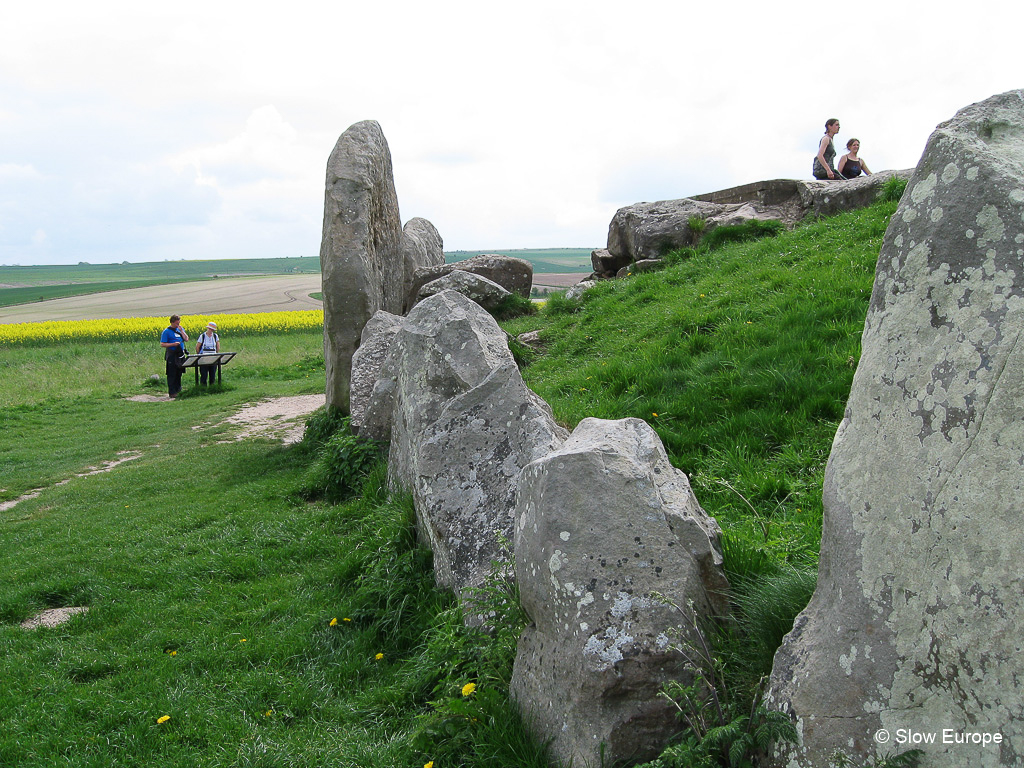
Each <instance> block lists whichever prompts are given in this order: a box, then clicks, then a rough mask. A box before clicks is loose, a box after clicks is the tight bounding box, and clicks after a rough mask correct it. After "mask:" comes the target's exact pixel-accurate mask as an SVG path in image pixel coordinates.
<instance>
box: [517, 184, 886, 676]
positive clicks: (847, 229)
mask: <svg viewBox="0 0 1024 768" xmlns="http://www.w3.org/2000/svg"><path fill="white" fill-rule="evenodd" d="M895 205H896V204H895V203H879V204H876V205H875V206H872V207H870V208H867V209H864V210H861V211H856V212H852V213H847V214H843V215H840V216H837V217H835V218H832V219H827V220H823V221H819V222H816V223H812V224H808V225H805V226H802V227H799V228H797V229H796V230H794V231H792V232H783V233H781V234H779V235H777V236H775V237H767V238H765V239H762V240H758V241H755V242H745V243H734V244H729V245H725V246H723V247H721V248H719V249H716V250H713V251H707V252H701V251H699V250H698V251H694V250H692V249H690V250H685V251H679V252H676V253H674V254H672V255H671V256H670V260H671V261H672V262H673V263H674V264H673V266H671V267H669V268H667V269H665V270H663V271H661V272H656V273H649V274H642V275H636V276H633V277H630V278H628V279H625V280H617V281H608V282H604V283H601V284H599V285H598V286H597V287H596V288H594V289H592V290H590V291H588V292H587V293H586V294H584V297H583V299H582V301H580V302H578V303H573V302H566V301H565V299H564V298H562V299H561V300H560V301H553V302H549V306H548V307H547V308H546V310H545V311H544V312H543V313H542V314H541V315H539V316H533V317H528V318H522V319H518V320H516V321H513V322H508V323H505V327H506V330H509V331H510V332H512V333H520V332H523V331H526V330H535V329H539V330H540V331H541V336H540V338H541V340H542V342H543V343H544V344H545V345H546V349H545V351H544V352H543V353H541V354H538V355H536V356H535V357H534V359H532V361H531V362H530V363H529V364H528V365H527V366H526V367H525V368H524V371H523V375H524V378H525V379H526V381H527V384H528V385H529V386H530V387H532V388H533V389H534V390H535V391H536V392H537V393H538V394H539V395H540V396H541V397H543V398H544V399H545V400H547V401H548V402H549V403H550V404H551V406H552V408H553V410H554V413H555V416H556V418H557V419H558V420H559V421H561V422H563V423H565V424H566V425H568V426H570V427H571V426H574V425H575V424H576V423H577V422H578V421H579V420H581V419H583V418H585V417H587V416H595V417H599V418H605V419H620V418H624V417H629V416H632V417H637V418H641V419H644V420H646V421H648V422H649V423H650V424H651V425H652V426H653V427H654V428H655V429H656V430H657V432H658V434H659V435H660V436H661V438H662V440H663V442H664V443H665V447H666V448H667V450H668V453H669V456H670V458H671V460H672V462H673V464H674V465H675V466H677V467H679V468H681V469H682V470H684V471H685V472H686V473H687V474H688V475H689V476H690V480H691V484H692V486H693V489H694V492H695V493H696V495H697V498H698V499H699V501H700V503H701V505H702V506H703V507H704V508H705V509H706V510H707V511H708V513H709V514H711V515H713V516H714V517H715V518H716V519H717V520H718V522H719V524H720V525H721V527H722V529H723V532H724V535H723V549H724V552H725V558H726V562H725V564H726V569H727V572H728V574H729V576H730V580H731V581H732V582H733V585H734V588H735V595H734V599H735V601H736V608H737V611H738V613H739V616H740V618H741V623H742V619H743V618H744V617H745V614H746V613H749V614H753V613H754V612H756V611H758V610H766V611H767V612H768V613H769V614H771V615H769V616H767V617H763V618H764V620H765V621H768V622H770V623H772V624H773V626H772V627H771V628H766V627H756V626H751V627H749V629H748V631H747V632H746V633H744V634H745V636H744V637H740V638H735V637H733V638H732V641H733V642H735V641H739V643H740V645H741V646H743V647H744V648H745V650H744V652H747V651H750V650H752V649H753V648H754V646H758V649H757V654H758V658H756V659H749V658H748V659H745V660H744V661H743V663H742V664H740V665H734V666H733V671H734V672H735V674H736V675H737V676H738V677H739V678H741V679H742V682H743V683H744V684H745V685H746V686H748V687H749V688H750V689H751V690H752V686H754V685H756V682H757V679H758V678H759V677H760V675H761V674H763V673H765V672H767V671H768V669H770V664H771V655H772V653H774V650H775V648H776V647H777V645H778V642H779V641H781V638H782V634H784V633H785V632H786V631H788V629H789V628H790V627H791V625H792V619H793V616H794V615H795V613H796V612H797V611H799V610H800V609H801V608H802V607H803V605H804V604H805V603H806V600H807V599H808V598H809V596H810V591H811V590H812V589H813V583H814V574H815V573H816V564H817V552H818V547H819V543H820V538H821V517H822V502H821V488H822V478H823V473H824V468H825V462H826V460H827V458H828V454H829V450H830V446H831V442H832V438H833V436H834V434H835V431H836V427H837V425H838V422H839V420H840V419H841V417H842V414H843V410H844V408H845V403H846V398H847V395H848V393H849V390H850V385H851V382H852V378H853V373H854V369H855V368H856V364H857V361H858V359H859V354H860V336H861V332H862V330H863V326H864V318H865V315H866V312H867V306H868V301H869V298H870V294H871V286H872V282H873V277H874V270H875V263H876V261H877V259H878V253H879V249H880V247H881V243H882V238H883V235H884V233H885V229H886V226H887V225H888V222H889V218H890V216H891V215H892V213H893V212H894V210H895ZM526 354H529V353H526ZM773 580H774V581H773ZM779 580H781V583H779ZM769 587H770V588H771V589H776V588H778V589H781V590H782V591H783V592H785V593H786V594H785V595H783V596H782V597H779V596H777V595H766V594H765V593H764V591H765V590H767V589H769ZM750 601H753V604H750V605H748V603H749V602H750ZM759 601H760V603H759ZM747 618H750V620H751V621H754V620H757V617H753V616H750V617H747ZM776 625H777V626H776ZM722 653H723V654H725V653H726V651H722Z"/></svg>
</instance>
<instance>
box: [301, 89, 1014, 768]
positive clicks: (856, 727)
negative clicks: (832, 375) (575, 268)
mask: <svg viewBox="0 0 1024 768" xmlns="http://www.w3.org/2000/svg"><path fill="white" fill-rule="evenodd" d="M390 162H391V161H390V154H389V152H388V149H387V144H386V142H385V141H384V138H383V135H382V134H381V132H380V128H379V126H377V124H376V123H372V122H366V123H359V124H357V125H355V126H353V127H352V128H350V129H349V130H348V131H346V132H345V134H343V135H342V137H341V139H339V142H338V145H337V147H336V148H335V151H334V153H333V154H332V156H331V160H330V162H329V164H328V174H327V195H326V203H325V217H324V237H323V247H322V250H321V261H322V267H323V273H324V304H325V319H324V333H325V341H324V345H325V358H326V360H327V394H328V403H329V404H330V405H332V406H333V407H338V408H341V409H343V410H345V411H347V412H350V413H351V414H352V418H353V424H354V425H356V427H357V429H358V430H359V433H360V434H363V435H367V436H370V437H374V438H377V439H382V440H388V441H389V442H390V449H389V450H390V455H389V478H390V481H391V483H392V485H393V486H394V487H397V488H403V489H406V490H408V491H411V492H412V494H413V497H414V501H415V506H416V516H417V526H418V529H419V534H420V536H421V538H422V540H423V541H425V542H426V543H427V544H428V545H429V546H430V547H431V549H432V550H433V552H434V562H435V572H436V577H437V581H438V583H439V584H441V585H443V586H446V587H449V588H451V589H453V590H454V591H455V592H456V593H457V594H460V595H462V594H465V592H466V590H468V589H470V588H472V587H474V586H477V585H479V584H481V583H482V582H483V580H484V579H486V578H487V576H488V574H490V573H491V572H492V567H493V564H495V563H497V564H498V567H499V568H501V569H504V570H506V571H507V572H508V573H512V574H514V576H515V578H516V580H517V582H518V585H519V589H520V593H521V598H522V603H523V607H524V609H525V610H526V612H527V614H528V616H529V617H530V619H531V625H530V626H529V627H528V628H527V629H526V631H525V632H524V633H523V635H522V637H521V638H520V642H519V648H518V653H517V656H516V661H515V668H514V672H513V681H512V691H511V693H512V695H513V697H514V698H515V700H516V702H517V703H518V705H519V707H520V710H521V711H522V713H523V715H524V717H525V719H526V720H527V721H528V722H529V723H531V725H532V727H533V728H534V729H535V731H536V733H537V736H538V738H540V739H542V740H544V741H547V742H549V743H550V745H551V756H552V759H553V761H555V762H556V763H560V764H562V765H568V764H570V762H571V763H572V764H573V765H598V764H601V761H602V760H603V761H604V762H605V763H606V764H611V763H614V762H618V761H640V760H644V759H647V758H649V757H651V756H653V755H655V754H657V753H658V752H659V751H660V749H661V748H662V747H663V746H664V745H665V743H666V741H667V740H668V739H669V738H670V737H671V735H672V734H673V733H674V732H676V731H677V730H678V728H679V725H678V722H676V721H675V719H674V716H673V712H672V708H671V706H670V705H669V704H668V702H666V701H665V700H664V699H662V698H660V697H659V696H658V691H659V690H660V688H661V686H662V685H663V684H664V683H665V682H666V681H667V680H670V679H673V680H679V681H682V682H684V683H686V682H688V681H692V680H693V679H694V677H695V674H696V672H697V670H695V669H694V668H693V667H692V666H689V665H688V664H687V663H684V659H683V656H682V655H681V654H679V653H678V651H676V650H674V649H673V647H674V646H677V645H679V644H682V645H684V646H685V645H687V644H693V643H698V642H700V638H699V637H698V636H697V633H699V631H700V630H699V629H698V627H699V626H701V623H702V622H703V621H706V620H714V619H715V618H716V617H723V616H725V615H726V614H727V611H728V583H727V581H726V579H725V576H724V574H723V572H722V558H721V553H720V550H719V546H718V535H719V529H718V526H717V524H716V523H715V521H714V519H713V518H711V517H709V516H708V515H707V514H706V513H705V512H704V510H702V509H701V507H700V505H699V503H698V501H697V499H696V498H695V497H694V495H693V493H692V491H691V490H690V486H689V482H688V480H687V478H686V475H685V474H684V473H683V472H681V471H680V470H678V469H676V468H674V467H672V465H671V464H670V463H669V462H668V459H667V457H666V454H665V450H664V448H663V446H662V444H661V442H660V440H659V439H658V437H657V435H656V434H655V433H654V431H653V430H652V429H651V428H650V426H648V425H647V424H646V423H645V422H643V421H641V420H638V419H624V420H621V421H603V420H598V419H585V420H584V421H582V422H580V424H579V425H577V427H576V429H575V430H573V432H572V433H571V434H567V432H566V431H565V430H564V429H563V428H562V427H560V426H559V425H558V424H557V423H556V422H555V421H554V419H553V417H552V415H551V409H550V407H548V405H547V404H546V403H545V402H544V401H543V400H541V399H540V398H539V397H538V396H537V395H536V394H535V393H533V392H532V391H530V390H529V388H527V387H526V386H525V384H524V383H523V381H522V378H521V377H520V375H519V371H518V369H517V367H516V365H515V363H514V361H513V359H512V357H511V354H510V352H509V350H508V345H507V341H506V337H505V334H504V332H503V331H501V329H500V328H499V327H498V326H497V324H496V323H495V322H494V320H493V319H492V318H491V317H490V315H488V314H487V313H486V312H485V311H484V310H483V309H482V308H481V306H480V304H479V303H478V300H479V296H477V297H476V298H477V299H478V300H473V299H471V298H467V296H475V294H474V293H473V292H474V291H483V292H484V293H487V292H489V291H491V288H490V287H489V286H488V285H486V284H485V283H482V282H480V281H476V280H475V279H469V278H465V277H464V276H459V275H456V277H455V279H454V281H452V280H451V274H454V272H453V271H452V270H455V271H461V270H456V269H455V267H452V266H451V265H443V253H442V252H441V247H440V238H439V237H438V236H437V235H436V230H434V229H433V227H430V226H429V222H424V220H422V219H419V220H417V219H414V220H412V222H410V223H409V224H407V225H406V232H405V233H403V230H402V227H401V226H400V220H399V217H398V208H397V200H396V197H395V194H394V187H393V182H392V181H391V165H390ZM876 176H878V177H879V178H878V179H875V177H870V179H869V180H868V181H852V182H838V183H829V182H820V183H816V182H793V184H796V185H803V186H802V187H798V189H802V190H804V191H803V192H798V194H797V195H796V197H795V198H794V197H793V196H792V195H790V196H789V197H788V198H787V199H788V202H785V201H783V203H780V202H779V196H778V195H775V193H774V192H771V190H770V189H769V187H771V186H772V185H777V184H778V183H777V182H770V183H762V184H761V185H760V189H758V188H757V186H758V185H750V187H751V188H748V189H746V190H741V191H740V192H739V193H737V194H741V195H746V196H747V197H748V198H751V197H754V198H757V199H756V200H755V201H753V202H751V200H749V199H748V200H747V202H740V203H737V202H735V201H729V200H728V199H726V200H725V201H724V202H723V201H722V199H721V198H722V197H723V193H716V194H718V196H719V200H718V201H717V202H716V201H715V200H713V199H710V200H696V201H692V200H691V201H667V202H663V203H654V204H647V203H644V204H639V206H630V207H629V208H627V209H622V210H620V211H619V212H618V213H617V214H616V219H617V220H618V222H619V223H618V224H616V223H615V221H613V224H612V227H611V230H610V234H609V249H608V250H609V252H610V253H611V252H612V248H613V247H614V248H619V247H620V246H619V245H616V243H622V242H624V241H627V240H628V241H630V242H632V243H634V244H642V243H644V242H648V243H654V245H653V246H651V247H653V248H658V249H663V248H664V242H665V241H664V237H663V235H659V234H657V232H658V230H657V228H655V227H651V226H648V227H646V228H645V227H644V226H641V225H640V222H641V220H644V219H643V217H640V218H637V209H638V207H643V206H646V207H647V210H648V212H651V211H654V212H655V213H658V211H663V210H665V209H667V207H669V204H670V203H672V204H675V206H674V207H675V208H676V210H677V214H676V215H675V221H676V223H675V224H672V225H665V226H667V227H668V229H669V230H671V229H672V228H673V227H674V228H675V231H676V235H675V236H676V237H679V238H682V239H683V240H684V241H685V238H686V237H687V236H688V235H687V233H686V232H685V229H684V227H685V223H686V219H688V217H689V216H690V215H693V214H691V213H690V211H692V210H694V209H695V208H700V209H702V210H703V211H704V213H703V214H701V215H703V216H704V217H705V218H707V219H713V218H715V216H718V217H719V219H718V221H716V222H715V223H716V224H720V223H722V222H725V221H727V220H730V221H731V219H729V217H730V216H732V217H733V218H735V214H736V212H737V211H740V209H742V208H744V207H747V210H746V211H743V212H741V214H742V215H744V216H747V215H748V214H750V211H751V210H753V212H754V216H753V217H761V218H764V217H767V216H765V214H764V211H765V210H767V209H770V208H772V206H773V205H774V207H775V209H776V213H777V212H778V211H779V210H783V209H785V210H790V211H792V212H793V213H791V215H792V216H794V217H799V216H801V215H807V211H808V210H810V211H811V212H817V213H819V214H821V213H828V212H831V209H830V207H829V206H834V205H836V204H837V203H835V200H836V199H837V198H839V199H841V198H842V197H843V196H844V194H846V193H844V188H849V190H850V191H849V193H848V194H849V195H853V194H861V192H862V190H863V189H865V188H870V187H873V185H877V184H878V183H879V181H880V180H882V179H884V178H885V176H884V175H883V174H876ZM872 179H873V180H872ZM1021 179H1024V91H1011V92H1009V93H1005V94H1002V95H998V96H993V97H992V98H990V99H988V100H986V101H983V102H980V103H978V104H973V105H971V106H968V107H966V108H964V109H962V110H960V111H959V112H958V113H957V114H956V115H955V116H954V117H953V118H952V119H951V120H949V121H947V122H945V123H942V124H940V125H939V126H938V127H937V128H936V130H935V132H934V133H933V134H932V136H931V137H930V138H929V140H928V143H927V146H926V147H925V151H924V154H923V156H922V158H921V161H920V162H919V163H918V165H917V167H916V169H915V170H914V171H913V174H912V176H910V181H909V184H908V187H907V191H906V193H905V194H904V196H903V198H902V200H901V202H900V205H899V207H898V209H897V211H896V213H895V214H894V216H893V218H892V222H891V223H890V226H889V229H888V231H887V233H886V235H885V239H884V244H883V246H882V250H881V254H880V256H879V260H878V267H877V273H876V278H875V285H874V289H873V293H872V298H871V303H870V307H869V310H868V317H867V322H866V325H865V330H864V334H863V339H862V357H861V361H860V364H859V366H858V369H857V372H856V374H855V377H854V383H853V387H852V390H851V393H850V399H849V403H848V406H847V409H846V413H845V415H844V418H843V420H842V423H841V424H840V427H839V430H838V432H837V435H836V438H835V442H834V444H833V450H832V453H831V455H830V458H829V462H828V465H827V469H826V476H825V486H824V502H825V505H824V508H825V517H824V521H823V536H822V547H821V559H820V568H819V575H818V585H817V588H816V590H815V593H814V597H813V598H812V600H811V603H810V604H809V605H808V607H807V608H806V610H805V611H804V612H803V613H801V614H800V616H799V617H798V618H797V621H796V623H795V625H794V629H793V631H792V632H791V633H790V634H789V635H788V636H787V637H786V639H785V641H784V643H783V645H782V647H781V648H780V649H779V651H778V653H777V655H776V659H775V665H774V668H773V672H772V676H771V679H770V682H769V686H768V690H767V693H766V702H767V704H768V706H769V707H770V708H773V709H777V710H780V711H782V712H785V713H787V714H788V715H789V716H790V717H791V718H792V719H793V720H794V722H795V723H796V725H797V730H798V733H799V740H798V741H797V742H796V743H795V744H782V745H778V746H777V747H776V749H775V752H774V754H772V755H770V756H769V757H768V758H766V760H767V762H766V765H771V766H778V767H780V768H781V766H787V768H788V767H790V766H793V767H801V768H819V767H823V766H828V765H830V764H831V761H832V756H833V754H834V753H835V752H836V751H837V750H840V751H843V752H845V753H846V754H848V755H849V756H851V757H853V758H855V759H858V760H861V761H868V760H871V759H874V758H880V757H883V756H885V755H888V754H890V753H892V752H894V751H900V750H902V749H906V748H909V747H917V748H921V749H923V750H924V751H925V757H924V759H923V762H922V765H924V766H947V765H977V766H1001V765H1024V746H1022V745H1024V733H1022V723H1024V693H1022V683H1021V682H1020V680H1021V679H1024V662H1022V660H1021V659H1022V655H1021V646H1022V642H1024V641H1022V640H1021V635H1020V633H1019V630H1018V627H1019V626H1021V624H1022V622H1024V575H1022V572H1021V570H1020V567H1019V565H1018V563H1019V552H1020V550H1021V544H1022V541H1021V533H1020V532H1021V531H1022V530H1024V527H1022V526H1021V525H1020V519H1021V511H1022V505H1021V498H1022V494H1021V486H1022V478H1024V474H1022V467H1024V418H1022V416H1024V414H1022V413H1021V409H1020V405H1019V404H1020V403H1021V402H1024V398H1022V395H1024V391H1022V390H1024V351H1022V348H1021V344H1020V343H1019V339H1020V337H1021V332H1022V329H1024V185H1022V182H1021ZM724 192H725V193H730V192H733V193H735V191H729V190H726V191H724ZM874 194H877V189H875V190H874V192H873V194H872V195H870V196H868V197H869V198H870V199H867V200H866V202H865V203H864V204H867V202H870V200H871V199H873V198H874ZM773 195H775V197H773ZM703 197H707V198H713V197H714V196H713V195H711V196H703ZM826 198H827V199H826ZM805 199H811V200H815V199H816V200H818V202H817V203H814V204H812V205H811V206H810V207H809V208H808V207H807V206H804V207H803V210H804V213H803V214H799V210H800V206H799V205H797V203H796V202H794V201H795V200H805ZM695 203H696V204H701V205H695ZM704 203H711V204H715V205H725V206H732V208H731V209H730V210H724V211H722V210H720V211H719V212H718V213H717V214H715V213H712V212H711V210H710V209H708V208H706V207H703V204H704ZM839 205H842V203H840V204H839ZM787 206H788V207H787ZM678 211H682V212H683V213H678ZM631 217H632V218H631ZM655 218H657V219H658V220H659V221H662V222H663V223H664V222H666V221H668V219H667V218H666V217H665V216H662V215H661V213H658V216H657V217H655ZM771 218H784V217H783V216H780V215H773V216H771ZM646 220H647V221H648V222H650V221H651V217H647V218H646ZM629 221H633V225H630V224H629V223H628V222H629ZM413 222H424V223H423V224H419V225H417V228H416V229H413V230H411V231H410V225H412V223H413ZM623 222H625V223H623ZM631 226H632V230H630V227H631ZM664 229H665V227H663V228H662V231H664ZM424 232H426V233H429V234H428V236H424V234H423V233H424ZM652 233H653V234H652ZM435 238H436V239H435ZM411 241H412V242H411ZM428 241H429V242H428ZM681 244H684V245H685V242H682V243H681ZM636 247H640V246H636ZM643 253H644V252H643V250H642V248H641V250H634V251H633V253H632V255H631V257H630V258H631V259H632V260H634V261H635V260H636V255H637V254H641V255H642V254H643ZM410 254H411V255H410ZM478 258H480V259H484V258H485V257H478ZM486 258H488V259H492V261H491V263H490V267H489V268H492V269H491V271H490V272H489V273H488V274H482V273H483V271H484V269H483V267H482V266H481V267H480V268H479V269H476V270H475V272H476V274H478V275H479V276H480V277H481V279H482V280H484V281H486V282H487V283H492V284H493V283H497V284H499V285H502V286H503V288H504V290H506V291H515V292H519V293H521V294H522V293H523V289H522V286H521V285H520V284H518V283H515V281H514V280H513V279H512V278H511V277H510V276H509V274H507V273H508V272H514V271H515V269H521V267H513V268H511V269H508V270H506V269H504V268H503V267H502V265H501V264H500V261H493V259H498V258H499V257H486ZM596 259H597V254H595V272H596V271H597V261H596ZM438 270H439V271H438ZM417 271H419V272H420V274H419V277H417V275H416V273H417ZM442 273H444V274H442ZM445 278H448V281H446V282H441V283H438V282H437V281H438V280H441V279H445ZM459 281H461V282H459ZM414 284H415V285H414ZM467 285H472V286H474V287H472V288H470V287H467ZM425 286H432V287H430V288H428V289H427V290H424V287H425ZM527 286H528V284H527ZM526 290H527V291H528V290H529V289H528V287H527V288H526ZM508 542H511V543H512V548H511V551H509V547H508ZM470 618H471V620H473V618H474V617H470ZM475 620H478V621H479V620H480V617H475Z"/></svg>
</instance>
